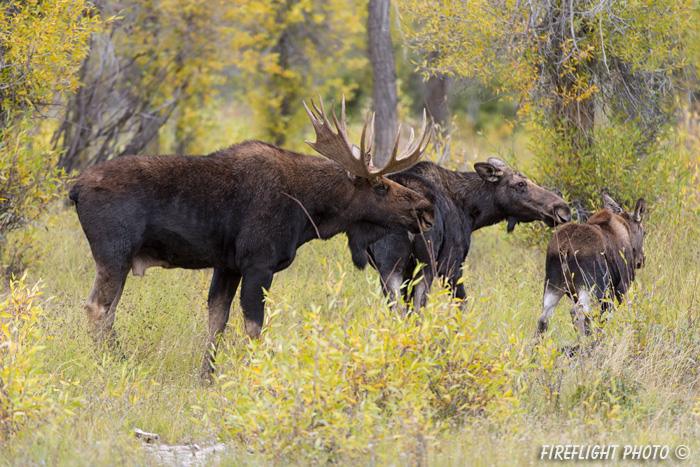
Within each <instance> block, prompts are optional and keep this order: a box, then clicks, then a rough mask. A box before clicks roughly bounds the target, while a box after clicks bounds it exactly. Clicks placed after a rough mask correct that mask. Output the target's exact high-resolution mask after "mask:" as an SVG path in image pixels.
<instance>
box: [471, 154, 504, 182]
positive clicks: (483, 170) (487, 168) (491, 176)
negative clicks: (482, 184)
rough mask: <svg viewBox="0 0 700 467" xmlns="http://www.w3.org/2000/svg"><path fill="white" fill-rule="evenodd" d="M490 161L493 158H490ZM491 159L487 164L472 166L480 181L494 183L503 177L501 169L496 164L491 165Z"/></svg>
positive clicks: (479, 163) (480, 163)
mask: <svg viewBox="0 0 700 467" xmlns="http://www.w3.org/2000/svg"><path fill="white" fill-rule="evenodd" d="M491 159H494V158H493V157H492V158H491ZM491 159H489V162H477V163H476V164H474V170H476V173H477V174H479V177H481V179H482V180H484V181H487V182H490V183H496V182H498V181H499V180H500V179H501V177H503V169H502V168H501V167H500V166H498V165H496V164H492V163H491ZM504 167H505V164H504Z"/></svg>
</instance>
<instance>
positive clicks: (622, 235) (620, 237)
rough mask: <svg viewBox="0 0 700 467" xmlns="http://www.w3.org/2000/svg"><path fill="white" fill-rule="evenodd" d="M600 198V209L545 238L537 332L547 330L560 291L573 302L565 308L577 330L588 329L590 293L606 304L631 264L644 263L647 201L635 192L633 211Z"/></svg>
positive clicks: (621, 288) (624, 285)
mask: <svg viewBox="0 0 700 467" xmlns="http://www.w3.org/2000/svg"><path fill="white" fill-rule="evenodd" d="M602 198H603V209H602V210H600V211H598V212H597V213H595V214H594V215H592V216H591V217H590V218H589V219H588V221H587V222H586V223H585V224H567V225H564V226H562V227H561V228H559V229H558V230H557V231H556V232H555V233H554V235H553V236H552V239H551V240H550V241H549V245H548V246H547V259H546V267H545V282H544V295H543V298H542V314H541V315H540V318H539V320H538V322H537V330H536V331H535V336H536V337H537V336H540V335H541V334H543V333H544V332H546V331H547V328H548V326H549V319H550V318H551V317H552V314H553V313H554V309H555V308H556V307H557V304H558V303H559V300H561V298H562V297H563V296H564V295H567V296H568V297H569V298H571V300H572V301H574V303H575V305H574V306H573V307H572V308H571V311H570V313H571V319H572V321H573V324H574V326H575V327H576V329H577V331H578V332H579V333H580V335H581V336H587V335H590V317H591V295H592V296H593V297H595V299H596V300H597V301H598V302H600V303H601V306H602V308H603V310H607V309H609V307H610V304H611V302H610V300H607V299H606V298H609V299H612V298H613V296H614V298H616V299H617V300H618V301H621V300H622V299H623V296H624V294H625V293H626V292H627V289H629V287H630V284H631V283H632V281H633V280H634V277H635V270H636V269H639V268H641V267H643V266H644V260H645V256H644V249H643V240H644V227H643V226H642V221H643V220H644V214H645V213H646V210H647V205H646V202H645V201H644V199H643V198H640V199H639V200H638V201H637V204H636V206H635V208H634V211H633V212H626V211H623V210H622V209H621V208H620V207H619V206H618V205H617V203H615V201H613V199H612V198H610V197H609V196H608V195H606V194H603V197H602ZM606 296H607V297H606Z"/></svg>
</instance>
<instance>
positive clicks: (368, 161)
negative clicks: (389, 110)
mask: <svg viewBox="0 0 700 467" xmlns="http://www.w3.org/2000/svg"><path fill="white" fill-rule="evenodd" d="M374 115H375V114H374V112H372V123H371V124H370V129H369V138H367V124H368V123H370V120H369V109H368V110H367V114H366V115H365V125H364V126H363V127H362V136H361V137H360V156H361V157H363V159H364V161H365V165H367V171H368V172H369V171H370V170H371V168H372V167H374V166H373V165H372V140H373V139H374ZM367 142H369V144H367V150H365V143H367Z"/></svg>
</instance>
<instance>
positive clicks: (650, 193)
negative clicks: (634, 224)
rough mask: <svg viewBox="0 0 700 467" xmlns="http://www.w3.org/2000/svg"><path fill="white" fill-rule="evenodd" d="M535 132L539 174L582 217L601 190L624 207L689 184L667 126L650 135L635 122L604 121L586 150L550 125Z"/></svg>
mask: <svg viewBox="0 0 700 467" xmlns="http://www.w3.org/2000/svg"><path fill="white" fill-rule="evenodd" d="M535 133H536V134H537V137H536V138H533V143H532V144H531V150H532V152H533V154H534V156H535V169H536V172H537V174H538V176H537V177H536V178H537V180H538V182H540V183H541V184H542V186H544V187H547V188H554V189H555V190H558V191H559V192H562V193H563V194H564V196H565V198H566V199H567V201H569V203H570V205H571V206H572V207H573V208H574V210H575V215H576V216H577V217H578V220H585V219H587V218H588V216H589V215H590V214H591V213H592V212H595V211H597V210H598V208H599V206H600V195H601V192H605V193H608V194H609V195H610V196H612V198H613V199H615V200H616V201H617V202H618V203H620V205H621V206H628V207H631V206H634V203H635V202H636V200H637V199H638V198H640V197H645V198H646V199H647V200H648V201H649V203H650V204H652V205H653V204H654V202H655V201H656V200H658V199H660V198H662V197H664V196H665V195H668V194H669V193H673V192H675V191H677V190H678V187H679V186H687V184H688V183H689V170H688V164H687V163H685V159H686V158H685V153H684V152H683V148H682V147H681V146H680V145H679V144H677V141H676V138H675V135H674V134H673V132H672V130H671V127H670V126H668V125H666V126H661V127H659V128H657V129H656V131H654V132H653V134H651V135H649V134H647V133H648V132H647V131H645V130H643V129H642V128H641V127H638V126H636V125H635V124H634V123H616V124H610V125H600V126H598V127H596V129H595V136H592V137H591V139H592V140H591V144H590V145H588V146H587V147H585V148H582V147H577V148H574V147H571V138H567V137H564V136H562V135H563V134H564V132H563V130H560V129H557V128H556V127H553V126H551V125H544V124H541V125H538V126H537V127H536V129H535ZM581 138H584V136H581Z"/></svg>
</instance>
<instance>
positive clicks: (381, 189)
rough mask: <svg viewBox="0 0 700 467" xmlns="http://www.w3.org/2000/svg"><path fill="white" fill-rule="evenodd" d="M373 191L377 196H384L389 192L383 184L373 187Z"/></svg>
mask: <svg viewBox="0 0 700 467" xmlns="http://www.w3.org/2000/svg"><path fill="white" fill-rule="evenodd" d="M374 189H375V190H377V194H379V195H385V194H386V193H387V191H389V187H388V186H386V185H384V184H383V183H382V184H381V185H377V186H376V187H374Z"/></svg>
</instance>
